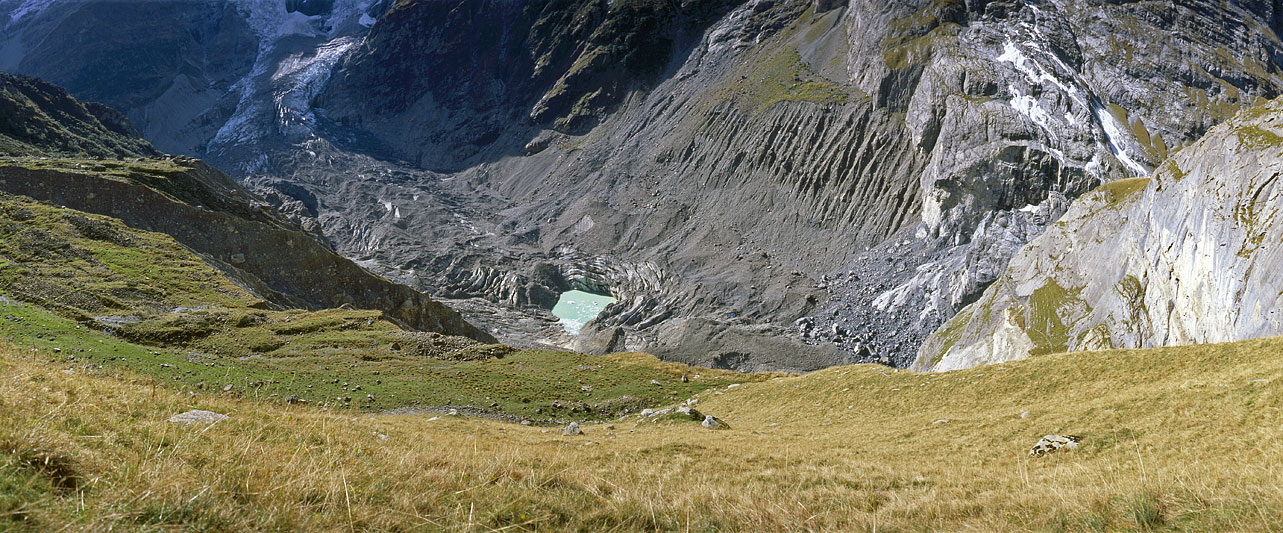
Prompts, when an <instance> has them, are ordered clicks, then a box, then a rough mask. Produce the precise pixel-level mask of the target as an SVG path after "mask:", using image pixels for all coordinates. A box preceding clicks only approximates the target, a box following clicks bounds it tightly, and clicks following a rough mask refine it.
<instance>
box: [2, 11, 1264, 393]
mask: <svg viewBox="0 0 1283 533" xmlns="http://www.w3.org/2000/svg"><path fill="white" fill-rule="evenodd" d="M11 3H12V2H10V4H11ZM349 4H350V5H349ZM0 5H6V4H0ZM385 8H386V9H385ZM229 9H231V8H229ZM291 9H293V10H291ZM318 9H319V10H320V11H317V10H318ZM233 11H234V12H235V14H236V17H234V18H237V20H241V21H244V22H243V23H244V24H246V25H247V26H248V27H250V28H251V29H252V33H254V35H256V36H258V37H257V39H258V45H257V48H256V49H257V50H258V52H257V55H256V56H255V58H256V59H255V63H254V66H253V67H252V68H250V72H249V73H248V74H245V75H244V76H242V77H241V78H239V80H240V81H237V82H236V83H235V84H234V86H235V87H238V89H236V90H235V91H233V93H234V98H235V101H236V102H237V103H236V104H235V106H234V107H235V111H234V113H232V114H229V115H227V116H228V117H230V118H227V119H226V120H225V121H223V119H221V118H218V119H217V120H213V123H215V124H218V126H217V128H218V134H217V135H214V137H213V140H212V141H210V142H209V143H207V144H206V145H205V146H206V147H205V148H204V150H205V151H206V152H207V153H209V154H210V155H211V156H213V157H214V158H215V159H214V161H215V162H216V163H219V164H224V165H227V166H228V168H235V169H237V170H238V171H239V172H241V173H248V174H252V175H253V176H252V177H251V182H252V183H253V184H254V185H255V186H260V187H265V188H266V189H264V190H269V191H270V194H271V195H273V197H274V198H277V199H278V200H280V201H281V203H282V207H287V206H286V205H285V204H289V205H290V206H292V207H288V208H289V209H291V212H292V213H294V215H296V216H297V217H298V219H299V220H303V219H307V220H306V222H307V223H308V224H313V225H315V226H316V227H319V228H321V230H322V231H323V232H324V233H325V234H326V235H327V237H328V238H329V239H330V240H331V241H332V242H334V243H335V245H336V246H337V247H338V249H339V250H340V251H341V252H342V253H344V254H345V255H348V256H350V257H354V258H357V259H359V260H361V261H363V264H366V265H370V266H371V267H372V268H377V269H379V270H380V272H382V273H384V274H385V275H388V276H392V277H395V278H396V279H398V280H401V281H404V282H406V283H411V284H414V285H415V286H416V287H417V288H419V289H422V290H425V291H429V292H432V293H435V294H438V295H449V296H451V297H478V298H482V299H485V300H489V301H491V302H493V303H494V304H495V305H497V306H499V307H502V308H506V309H509V310H513V309H516V310H519V311H520V312H529V313H534V314H538V313H540V311H539V309H540V308H546V307H547V305H546V303H547V301H548V300H549V299H550V295H551V296H555V295H556V294H557V293H558V292H560V291H562V290H564V287H565V286H568V285H567V284H557V283H554V282H552V281H549V279H550V278H549V277H548V276H546V275H544V274H542V273H546V271H547V268H548V267H551V268H553V269H555V270H556V271H557V272H558V275H559V276H560V278H561V279H564V280H567V283H568V284H574V283H579V284H582V285H585V286H591V287H595V288H596V290H600V291H609V292H611V293H613V294H615V295H616V296H618V297H619V298H620V300H621V302H620V303H619V304H617V305H616V306H612V307H611V308H609V309H607V310H606V312H605V314H604V315H603V316H602V317H601V318H600V319H599V320H598V321H597V324H590V325H589V327H588V328H587V329H586V331H588V332H589V333H590V334H594V331H595V330H600V331H607V330H610V328H615V327H622V328H624V330H625V338H626V342H625V345H626V346H627V347H628V348H630V349H641V350H649V351H653V352H656V353H658V354H661V355H663V356H665V357H668V358H673V359H681V360H684V361H687V362H695V363H700V364H723V363H718V361H736V363H735V364H734V365H732V366H734V367H735V368H740V369H752V368H761V367H772V368H789V369H809V368H816V367H818V366H823V365H826V364H834V363H840V362H846V361H850V360H871V359H878V360H881V361H884V362H887V363H893V364H899V365H904V364H908V363H909V362H910V361H912V359H913V357H914V356H915V355H916V353H917V349H918V347H919V345H920V343H921V340H922V339H923V338H924V337H925V336H926V335H927V334H928V333H929V332H931V331H933V330H934V329H935V328H936V327H938V326H939V325H940V324H942V323H943V322H944V321H946V320H948V319H949V318H950V317H952V316H953V315H954V314H955V313H956V311H957V310H958V309H960V308H962V307H963V306H965V305H966V304H968V303H970V302H972V301H974V300H976V299H977V298H978V297H979V296H980V295H981V293H982V291H983V290H984V288H985V287H987V286H988V285H989V284H990V283H992V282H993V281H994V280H995V279H996V278H997V277H998V275H999V274H1000V273H1001V272H1003V270H1004V269H1005V267H1006V264H1007V261H1008V260H1009V259H1010V257H1011V256H1012V255H1013V254H1014V253H1015V252H1016V250H1018V249H1019V248H1020V246H1021V245H1023V244H1024V243H1026V242H1028V241H1029V239H1031V238H1033V237H1035V236H1037V235H1038V234H1039V233H1041V232H1042V231H1044V230H1045V229H1046V228H1047V227H1048V225H1049V224H1051V223H1053V222H1054V221H1055V220H1056V218H1057V217H1059V216H1060V215H1061V214H1062V213H1063V212H1064V210H1065V208H1066V206H1067V204H1068V203H1069V202H1070V201H1071V200H1072V199H1074V198H1075V197H1078V196H1079V195H1081V194H1083V193H1085V192H1087V191H1089V190H1092V189H1093V188H1095V187H1097V186H1099V185H1100V184H1102V183H1106V182H1112V181H1114V180H1118V179H1124V178H1129V177H1134V176H1140V175H1144V174H1147V173H1148V172H1149V171H1150V170H1151V169H1152V168H1154V167H1155V166H1156V165H1158V164H1159V163H1160V162H1161V161H1163V159H1164V158H1165V157H1166V156H1167V155H1168V154H1170V153H1171V152H1173V151H1176V150H1177V149H1179V148H1181V147H1183V146H1186V145H1188V144H1189V143H1191V142H1193V141H1194V140H1196V139H1197V138H1199V137H1200V136H1201V135H1202V134H1203V133H1204V132H1205V131H1207V129H1208V128H1209V127H1211V126H1212V125H1214V124H1216V123H1218V122H1220V121H1221V120H1224V119H1225V118H1227V117H1228V116H1230V115H1232V114H1233V113H1234V112H1235V111H1236V110H1238V109H1241V108H1244V107H1247V106H1250V105H1253V104H1255V103H1258V102H1259V101H1261V100H1262V99H1263V98H1270V97H1273V96H1275V95H1278V94H1280V92H1281V91H1283V74H1281V71H1280V64H1283V45H1281V44H1280V42H1279V39H1278V36H1277V34H1278V30H1279V29H1280V16H1279V13H1278V9H1277V8H1276V6H1275V5H1274V3H1272V2H1259V1H1240V2H1210V1H1193V0H1192V1H1183V2H1176V3H1155V2H1140V1H1137V2H1127V1H1124V2H1108V3H1099V2H1088V1H1083V0H1055V1H1052V0H1047V1H1040V2H1006V1H966V2H964V1H960V0H933V1H927V0H917V1H913V2H885V1H873V0H852V1H850V2H830V1H822V2H808V1H802V0H749V1H744V2H658V1H651V0H620V1H616V2H605V1H600V0H558V1H554V2H531V1H522V0H506V1H498V0H496V1H488V2H464V3H458V2H445V1H440V0H415V1H406V2H398V3H396V4H395V5H393V6H386V5H382V4H362V3H352V2H340V1H336V2H334V3H333V5H332V6H330V8H329V9H328V10H327V9H321V8H320V7H316V6H313V7H310V8H307V9H306V10H299V9H298V6H294V7H293V8H291V7H290V6H289V5H285V6H281V5H277V4H276V3H273V2H248V1H245V2H237V3H236V6H235V9H233ZM313 11H315V12H316V13H317V14H309V13H311V12H313ZM44 12H49V11H48V10H45V11H44ZM358 14H359V15H360V16H358ZM51 16H52V15H25V16H24V17H23V18H21V19H20V21H19V22H15V23H11V24H16V26H14V27H15V28H16V27H21V28H23V30H22V35H23V36H24V37H23V38H24V39H25V41H24V42H28V43H30V42H33V41H34V40H38V39H34V38H33V37H32V36H33V35H37V34H41V33H42V32H45V33H52V30H49V29H48V28H51V27H53V26H41V24H44V23H40V24H37V23H36V22H22V21H40V20H46V18H47V17H51ZM42 17H44V18H42ZM376 19H377V20H376ZM49 20H52V19H49ZM269 20H274V21H278V22H280V21H294V22H297V23H298V24H294V25H286V26H280V25H277V26H271V25H266V24H262V23H263V22H264V21H269ZM352 20H356V22H355V23H351V22H350V21H352ZM255 21H257V22H255ZM343 21H349V22H343ZM153 23H154V22H153ZM228 24H229V25H228V26H227V28H229V29H230V28H233V27H235V26H237V25H238V24H241V23H240V22H236V23H233V22H229V23H228ZM367 24H368V30H366V29H365V28H367ZM58 27H63V26H61V25H59V26H58ZM269 27H285V28H292V29H290V30H289V31H284V32H283V33H282V32H268V33H265V32H264V31H265V30H264V31H260V30H263V29H264V28H269ZM41 28H45V29H43V30H42V29H41ZM296 30H297V31H296ZM229 31H230V30H229ZM269 33H270V34H269ZM220 34H221V31H220ZM202 42H213V41H202ZM19 64H21V63H19ZM34 64H35V63H29V64H28V65H34ZM67 68H68V69H69V70H76V68H74V67H70V66H69V67H67ZM231 70H236V69H231ZM231 70H229V72H231ZM236 72H238V73H239V72H240V71H239V70H237V71H236ZM238 75H239V74H238ZM175 101H181V99H179V100H175ZM192 101H195V100H194V99H193V100H192ZM130 116H131V117H134V116H135V115H134V114H133V113H132V112H131V114H130ZM210 116H211V117H212V116H213V115H210ZM222 116H223V115H219V117H222ZM220 121H221V122H220ZM142 124H143V127H142V129H143V130H144V131H145V132H146V131H149V130H148V127H150V126H149V125H148V124H147V123H146V122H143V123H142ZM612 331H613V330H612ZM610 335H611V337H612V338H613V337H614V333H610ZM741 337H742V338H759V339H760V338H768V337H769V338H772V339H773V341H772V342H770V343H767V342H757V343H754V342H739V341H735V342H729V341H724V339H729V338H741ZM776 341H778V343H780V344H779V345H776ZM767 346H772V347H769V348H767Z"/></svg>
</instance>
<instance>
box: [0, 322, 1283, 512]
mask: <svg viewBox="0 0 1283 533" xmlns="http://www.w3.org/2000/svg"><path fill="white" fill-rule="evenodd" d="M4 354H5V355H4V358H3V359H0V448H3V450H2V452H0V465H2V467H0V515H3V516H4V517H3V518H0V530H2V529H6V528H17V529H31V530H59V529H64V528H66V529H69V530H95V531H98V530H106V529H109V528H114V529H116V530H159V529H168V530H173V529H183V530H187V529H191V530H221V531H245V530H267V531H270V530H308V531H318V530H319V531H341V530H348V531H380V530H391V531H418V530H429V531H434V530H446V531H497V530H536V529H537V530H558V531H559V530H579V531H608V530H627V531H633V530H647V531H649V530H690V531H708V530H834V531H874V530H876V531H903V530H947V531H1013V530H1075V531H1076V530H1100V531H1105V530H1109V531H1119V530H1145V529H1175V530H1241V531H1269V530H1273V529H1278V528H1279V526H1278V524H1280V523H1283V496H1281V495H1283V472H1281V471H1280V468H1281V465H1283V451H1280V441H1279V439H1280V436H1281V434H1283V427H1281V426H1280V420H1281V419H1280V412H1279V408H1280V403H1281V402H1283V340H1281V339H1268V340H1257V341H1248V342H1243V343H1237V344H1228V345H1216V346H1196V347H1188V348H1173V349H1161V350H1148V351H1116V352H1100V353H1080V354H1069V355H1053V356H1044V357H1039V358H1034V359H1030V360H1026V361H1021V362H1017V363H1010V364H1006V365H999V366H993V367H985V368H980V369H974V370H966V371H958V372H950V373H945V374H934V375H932V374H916V373H910V372H893V371H891V370H889V369H885V368H881V367H874V366H857V367H843V368H836V369H830V370H825V371H822V372H818V373H815V374H811V375H807V376H802V377H793V378H778V379H773V380H770V381H766V382H760V383H751V384H746V385H743V386H741V387H736V388H733V389H721V391H720V392H722V394H713V393H703V394H702V395H701V398H700V401H699V405H698V408H699V409H701V410H703V411H705V412H707V413H711V414H714V415H717V416H719V417H721V418H723V419H725V420H726V421H727V422H729V423H730V424H731V426H732V429H731V430H728V431H709V430H705V429H703V428H701V427H699V426H698V425H697V424H694V423H685V424H682V423H666V424H641V425H636V426H635V422H634V421H633V420H629V421H626V422H617V423H616V424H615V428H614V429H613V430H609V429H608V428H606V427H605V426H591V427H587V428H586V430H587V433H586V434H585V435H582V436H578V437H564V436H562V435H561V433H560V431H559V430H557V429H553V430H551V431H548V432H545V431H544V430H545V429H547V428H542V429H541V428H533V427H523V426H519V425H510V424H503V423H497V422H491V421H487V420H477V419H458V418H448V417H447V418H444V419H440V420H435V421H428V419H427V418H426V417H423V416H377V415H368V414H356V413H342V412H322V411H319V410H316V409H309V408H289V407H282V406H279V405H268V404H259V403H254V402H252V401H247V400H246V401H236V400H229V399H222V398H217V397H209V396H198V397H189V396H184V395H179V394H175V393H172V392H168V391H166V390H164V389H153V388H152V387H151V383H150V382H149V381H144V380H140V379H137V378H130V377H129V376H116V377H92V376H85V375H82V374H80V373H79V372H76V373H74V374H66V373H64V370H65V369H66V368H65V367H59V366H55V365H50V364H49V363H47V362H44V361H39V360H35V359H31V358H27V357H25V356H23V355H20V354H17V353H14V350H12V349H8V350H6V351H5V352H4ZM897 389H898V390H897ZM191 408H205V409H209V410H212V411H217V412H221V413H225V414H228V415H230V416H231V417H232V418H231V419H230V420H227V421H224V422H220V423H217V424H215V425H213V426H210V427H186V426H177V425H173V424H168V423H166V422H165V419H166V418H168V417H169V416H171V415H173V414H175V413H178V412H182V411H185V410H188V409H191ZM1024 412H1027V413H1028V414H1027V416H1025V417H1022V416H1021V414H1022V413H1024ZM943 419H947V420H948V422H940V423H934V422H936V421H937V420H943ZM772 424H778V425H772ZM633 431H635V433H634V432H633ZM1047 433H1072V434H1078V435H1082V436H1083V437H1084V439H1083V442H1082V445H1081V446H1080V447H1079V448H1078V449H1077V450H1074V451H1072V452H1068V453H1060V454H1054V455H1052V456H1049V457H1045V458H1042V459H1030V458H1028V456H1027V451H1028V449H1029V447H1030V446H1032V445H1033V444H1034V442H1035V441H1037V439H1038V438H1039V437H1041V436H1042V435H1043V434H1047ZM379 434H382V435H386V436H387V438H386V440H384V439H381V438H380V437H379V436H378V435H379ZM589 442H591V443H592V444H591V445H589V444H588V443H589Z"/></svg>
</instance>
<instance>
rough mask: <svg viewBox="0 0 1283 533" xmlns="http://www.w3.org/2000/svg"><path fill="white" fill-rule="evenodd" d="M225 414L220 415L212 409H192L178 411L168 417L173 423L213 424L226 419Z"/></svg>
mask: <svg viewBox="0 0 1283 533" xmlns="http://www.w3.org/2000/svg"><path fill="white" fill-rule="evenodd" d="M228 418H229V417H228V416H227V415H220V414H218V413H215V412H213V411H202V410H200V409H193V410H191V411H187V412H186V413H179V414H176V415H174V416H171V417H169V422H171V423H174V424H213V423H214V422H218V421H219V420H227V419H228Z"/></svg>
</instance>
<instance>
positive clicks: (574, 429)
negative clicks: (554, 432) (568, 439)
mask: <svg viewBox="0 0 1283 533" xmlns="http://www.w3.org/2000/svg"><path fill="white" fill-rule="evenodd" d="M583 433H584V431H583V430H582V429H579V423H578V422H571V423H570V425H568V426H566V428H565V429H563V430H561V434H562V435H568V436H574V435H583Z"/></svg>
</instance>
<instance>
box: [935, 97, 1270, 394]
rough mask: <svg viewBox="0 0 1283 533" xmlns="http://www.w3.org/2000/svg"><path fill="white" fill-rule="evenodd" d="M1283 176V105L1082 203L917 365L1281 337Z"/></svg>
mask: <svg viewBox="0 0 1283 533" xmlns="http://www.w3.org/2000/svg"><path fill="white" fill-rule="evenodd" d="M1280 175H1283V100H1275V101H1272V102H1270V103H1268V104H1264V105H1261V106H1258V107H1254V108H1252V109H1250V110H1247V111H1244V112H1242V113H1240V114H1239V115H1238V116H1237V118H1236V119H1234V120H1233V121H1232V122H1230V123H1228V124H1224V125H1222V126H1219V127H1217V128H1214V129H1213V130H1212V131H1211V132H1209V133H1208V134H1207V135H1206V136H1204V137H1203V138H1202V139H1201V140H1199V141H1198V142H1197V143H1194V144H1192V145H1190V146H1187V147H1185V148H1184V149H1183V150H1181V151H1180V152H1178V153H1176V154H1175V155H1173V156H1172V157H1171V158H1169V159H1168V160H1167V161H1166V162H1165V163H1164V164H1163V165H1162V166H1161V167H1160V168H1159V169H1158V170H1157V171H1155V172H1154V174H1153V176H1152V177H1150V178H1133V179H1127V180H1121V181H1117V182H1113V183H1110V184H1107V185H1105V186H1103V187H1101V188H1099V189H1097V190H1095V191H1093V192H1092V193H1090V194H1088V195H1086V196H1084V197H1082V198H1080V199H1079V200H1078V201H1076V202H1075V203H1074V204H1073V206H1072V207H1071V208H1070V209H1069V211H1068V212H1067V213H1066V214H1065V216H1064V217H1062V218H1061V219H1060V221H1059V222H1056V223H1055V224H1054V225H1053V226H1052V227H1051V228H1050V229H1048V230H1047V232H1046V233H1044V234H1043V235H1042V236H1040V237H1038V238H1037V239H1035V240H1034V241H1033V242H1032V243H1030V244H1029V246H1027V247H1026V248H1024V249H1022V250H1021V251H1020V252H1019V253H1018V254H1016V256H1015V257H1014V258H1013V259H1012V261H1011V264H1010V266H1009V268H1008V269H1007V270H1006V271H1005V272H1004V273H1003V274H1002V276H1001V277H1000V278H999V279H998V281H997V282H995V283H994V284H993V285H992V286H990V287H989V288H988V289H987V290H986V291H985V293H984V296H982V297H981V298H980V300H979V301H977V302H976V303H974V304H971V305H970V306H968V307H967V308H965V309H964V310H963V311H962V312H961V313H959V314H958V315H957V316H956V317H954V318H953V319H952V320H950V321H949V323H948V324H946V325H945V327H944V328H942V329H941V330H940V331H938V332H936V333H935V334H933V335H932V336H931V337H930V338H928V339H927V341H926V343H925V344H924V345H923V347H922V349H921V351H920V353H919V355H918V359H917V361H916V363H915V365H914V366H915V367H916V368H918V369H922V370H952V369H957V368H966V367H970V366H976V365H980V364H985V363H993V362H1001V361H1007V360H1012V359H1020V358H1023V357H1029V356H1031V355H1041V354H1046V353H1053V352H1063V351H1079V350H1099V349H1108V348H1150V347H1160V346H1176V345H1184V344H1193V343H1217V342H1228V341H1236V340H1243V339H1250V338H1256V337H1264V336H1273V335H1279V334H1281V333H1283V315H1281V314H1280V311H1279V309H1280V305H1283V293H1280V292H1279V287H1280V286H1283V269H1280V268H1279V263H1280V261H1283V218H1280V216H1281V215H1280V209H1281V208H1283V189H1280V185H1279V176H1280Z"/></svg>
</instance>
